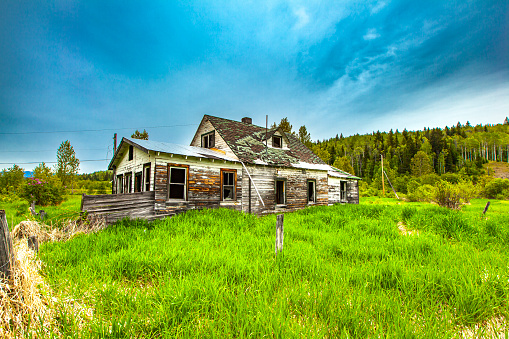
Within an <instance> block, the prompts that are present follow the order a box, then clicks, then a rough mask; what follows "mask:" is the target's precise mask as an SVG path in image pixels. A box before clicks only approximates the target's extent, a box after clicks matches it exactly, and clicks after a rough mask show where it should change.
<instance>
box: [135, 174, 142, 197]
mask: <svg viewBox="0 0 509 339" xmlns="http://www.w3.org/2000/svg"><path fill="white" fill-rule="evenodd" d="M142 178H143V175H142V172H138V173H136V174H135V175H134V191H135V192H141V181H142Z"/></svg>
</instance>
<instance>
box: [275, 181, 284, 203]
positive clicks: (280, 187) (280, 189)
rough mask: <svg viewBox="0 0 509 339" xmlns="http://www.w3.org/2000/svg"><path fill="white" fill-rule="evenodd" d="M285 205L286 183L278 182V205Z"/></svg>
mask: <svg viewBox="0 0 509 339" xmlns="http://www.w3.org/2000/svg"><path fill="white" fill-rule="evenodd" d="M284 204H285V181H284V180H276V205H284Z"/></svg>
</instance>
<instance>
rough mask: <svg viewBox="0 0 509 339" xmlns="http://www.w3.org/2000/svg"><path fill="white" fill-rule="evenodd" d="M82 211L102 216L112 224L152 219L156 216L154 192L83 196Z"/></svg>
mask: <svg viewBox="0 0 509 339" xmlns="http://www.w3.org/2000/svg"><path fill="white" fill-rule="evenodd" d="M81 206H82V207H81V211H82V212H85V211H86V212H88V214H89V215H90V216H101V217H104V218H105V219H106V222H107V223H109V224H111V223H113V222H115V221H117V220H119V219H122V218H125V217H130V218H133V219H134V218H142V219H143V218H144V219H146V218H150V217H152V216H155V211H154V192H153V191H152V192H139V193H129V194H103V195H86V194H83V197H82V201H81Z"/></svg>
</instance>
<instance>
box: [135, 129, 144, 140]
mask: <svg viewBox="0 0 509 339" xmlns="http://www.w3.org/2000/svg"><path fill="white" fill-rule="evenodd" d="M131 138H133V139H140V140H148V132H147V131H145V130H143V132H140V131H138V130H136V131H135V132H134V133H133V134H132V135H131Z"/></svg>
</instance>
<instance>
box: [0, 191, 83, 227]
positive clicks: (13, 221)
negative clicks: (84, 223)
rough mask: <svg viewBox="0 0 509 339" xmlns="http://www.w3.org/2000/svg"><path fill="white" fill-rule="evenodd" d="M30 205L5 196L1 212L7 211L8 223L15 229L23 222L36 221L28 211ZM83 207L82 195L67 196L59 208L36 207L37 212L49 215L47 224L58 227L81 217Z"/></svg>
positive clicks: (1, 203) (46, 220)
mask: <svg viewBox="0 0 509 339" xmlns="http://www.w3.org/2000/svg"><path fill="white" fill-rule="evenodd" d="M29 206H30V204H29V203H28V202H26V201H25V200H23V199H21V198H17V197H12V196H11V197H9V196H3V197H0V210H5V213H6V215H7V222H8V223H9V225H12V227H14V226H15V225H17V224H19V223H20V222H21V221H23V220H27V219H35V220H38V218H37V217H32V216H31V215H30V212H29V210H28V207H29ZM80 207H81V195H67V196H66V197H65V200H64V201H63V202H62V203H61V204H59V205H57V206H38V205H36V206H35V209H36V211H37V212H39V211H40V210H44V211H45V212H46V213H47V215H46V219H45V221H44V222H45V223H47V224H48V225H51V224H55V225H58V224H59V223H60V222H62V221H64V220H68V219H71V218H76V216H78V215H79V211H80Z"/></svg>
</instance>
